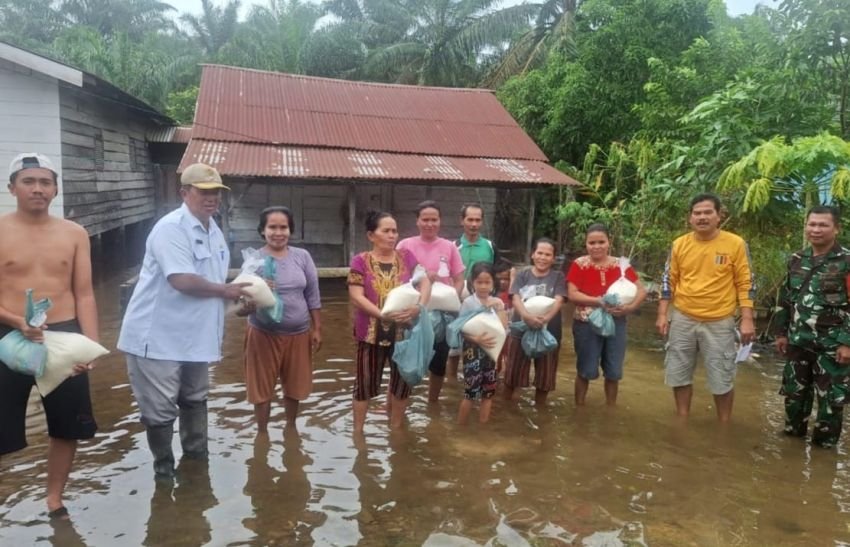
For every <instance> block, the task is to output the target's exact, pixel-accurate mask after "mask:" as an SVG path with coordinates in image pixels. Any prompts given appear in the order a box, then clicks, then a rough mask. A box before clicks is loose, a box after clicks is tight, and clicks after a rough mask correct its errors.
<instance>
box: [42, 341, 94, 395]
mask: <svg viewBox="0 0 850 547" xmlns="http://www.w3.org/2000/svg"><path fill="white" fill-rule="evenodd" d="M44 346H45V347H46V348H47V364H46V365H45V367H44V374H42V375H41V376H40V377H38V378H36V379H35V385H36V386H37V387H38V392H39V393H41V396H42V397H46V396H47V395H48V394H49V393H50V392H52V391H53V390H54V389H56V388H57V387H59V384H61V383H62V382H64V381H65V380H67V379H68V378H69V377H70V376H71V374H73V372H74V365H82V364H86V363H90V362H92V361H94V360H95V359H97V358H98V357H102V356H104V355H106V354H107V353H109V350H108V349H106V348H105V347H103V346H101V345H100V344H98V343H97V342H95V341H94V340H92V339H91V338H88V337H86V336H83V335H82V334H77V333H75V332H59V331H51V330H45V331H44Z"/></svg>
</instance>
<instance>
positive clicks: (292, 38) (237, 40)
mask: <svg viewBox="0 0 850 547" xmlns="http://www.w3.org/2000/svg"><path fill="white" fill-rule="evenodd" d="M321 17H322V9H321V8H320V7H319V6H317V5H315V4H313V3H309V2H301V1H299V0H269V3H268V5H266V6H254V8H253V9H252V10H251V13H250V14H249V16H248V19H247V20H246V21H245V22H244V23H243V24H242V25H240V28H239V30H238V31H237V33H236V35H235V36H234V38H233V40H232V41H231V42H230V43H229V44H228V45H227V46H226V47H225V48H223V49H222V51H221V56H220V58H221V60H222V62H226V63H228V64H233V65H237V66H244V67H250V68H259V69H263V70H274V71H279V72H292V73H301V72H303V70H302V67H301V62H300V56H301V51H302V49H303V48H304V44H305V43H306V42H307V41H308V40H309V39H310V37H311V36H312V34H313V32H314V30H315V28H316V22H317V21H318V20H319V19H320V18H321Z"/></svg>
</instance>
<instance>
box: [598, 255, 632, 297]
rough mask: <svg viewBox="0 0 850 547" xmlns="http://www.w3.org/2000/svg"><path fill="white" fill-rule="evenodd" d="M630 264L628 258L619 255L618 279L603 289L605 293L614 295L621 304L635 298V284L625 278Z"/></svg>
mask: <svg viewBox="0 0 850 547" xmlns="http://www.w3.org/2000/svg"><path fill="white" fill-rule="evenodd" d="M630 265H631V264H630V263H629V259H628V258H626V257H624V256H621V257H620V279H618V280H617V281H614V283H612V284H611V286H610V287H608V290H607V291H605V294H613V295H616V296H617V298H619V301H620V305H621V306H628V305H629V304H631V303H632V302H634V301H635V298H637V285H635V284H634V283H632V282H631V281H629V280H628V279H626V270H627V269H629V266H630Z"/></svg>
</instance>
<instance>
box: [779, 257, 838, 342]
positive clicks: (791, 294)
mask: <svg viewBox="0 0 850 547" xmlns="http://www.w3.org/2000/svg"><path fill="white" fill-rule="evenodd" d="M848 295H850V250H848V249H845V248H844V247H842V246H841V245H840V244H838V243H836V244H835V245H834V246H833V247H832V249H830V250H829V252H828V253H826V254H823V255H818V256H815V255H814V252H813V251H812V248H811V247H808V248H806V249H804V250H802V251H800V252H797V253H794V254H793V255H791V259H790V260H789V261H788V273H787V275H786V276H785V281H784V283H783V284H782V286H781V287H780V288H779V305H780V309H779V312H778V313H777V314H776V317H775V318H774V322H775V323H776V325H777V326H778V329H777V330H778V332H777V335H778V336H787V337H788V340H789V341H790V342H791V344H793V345H795V346H799V347H804V348H811V349H814V350H816V351H818V350H821V349H835V348H837V347H838V346H840V345H844V346H848V345H850V303H848Z"/></svg>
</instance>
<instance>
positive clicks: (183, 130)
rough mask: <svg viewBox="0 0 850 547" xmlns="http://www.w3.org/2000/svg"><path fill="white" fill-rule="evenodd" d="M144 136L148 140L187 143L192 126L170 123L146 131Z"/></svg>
mask: <svg viewBox="0 0 850 547" xmlns="http://www.w3.org/2000/svg"><path fill="white" fill-rule="evenodd" d="M145 138H146V139H147V141H148V142H160V143H172V144H187V143H188V142H189V139H191V138H192V127H191V126H189V127H186V126H177V125H170V126H167V127H162V128H159V129H154V130H153V131H148V134H147V135H146V136H145Z"/></svg>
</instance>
